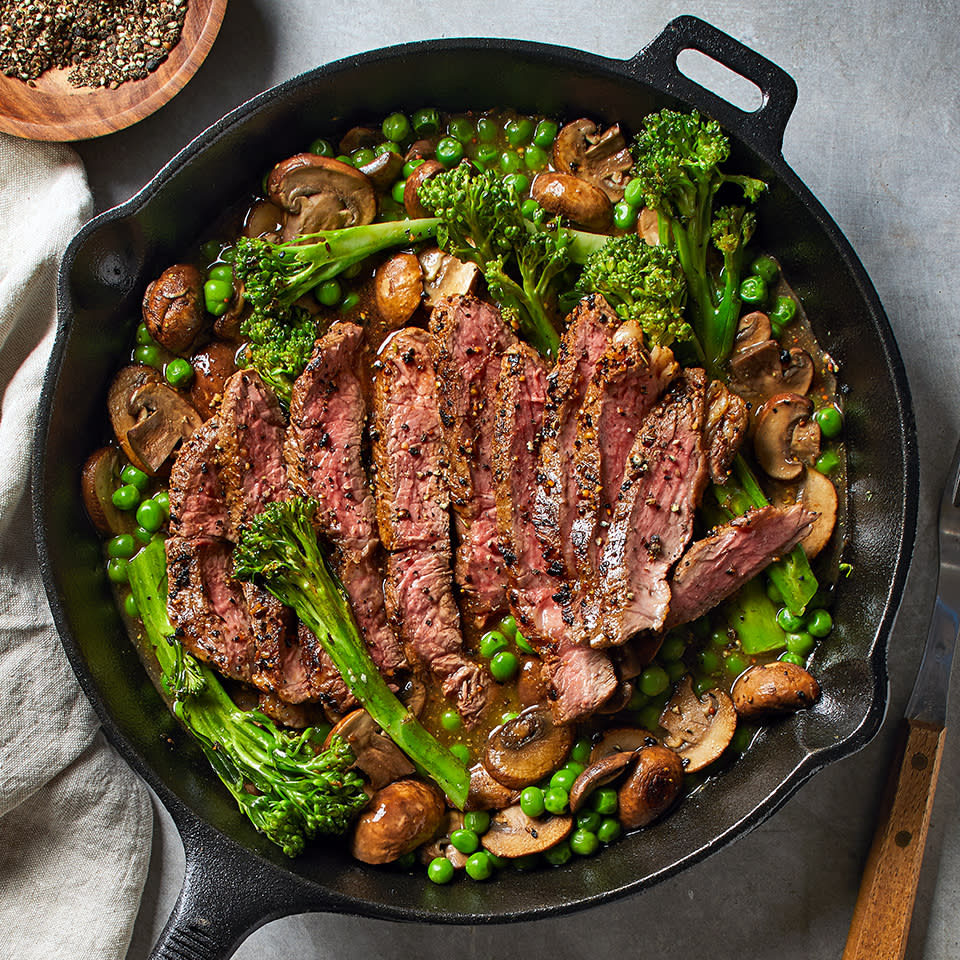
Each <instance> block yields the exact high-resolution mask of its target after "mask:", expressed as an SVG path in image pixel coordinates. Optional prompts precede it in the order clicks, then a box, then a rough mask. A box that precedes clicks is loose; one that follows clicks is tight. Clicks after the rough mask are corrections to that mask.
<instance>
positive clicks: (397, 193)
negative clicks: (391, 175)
mask: <svg viewBox="0 0 960 960" xmlns="http://www.w3.org/2000/svg"><path fill="white" fill-rule="evenodd" d="M406 185H407V181H406V180H398V181H397V182H396V183H395V184H394V185H393V186H392V187H391V188H390V196H391V197H393V199H394V201H395V202H396V203H403V191H404V188H405V187H406Z"/></svg>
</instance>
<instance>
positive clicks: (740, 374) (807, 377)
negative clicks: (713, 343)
mask: <svg viewBox="0 0 960 960" xmlns="http://www.w3.org/2000/svg"><path fill="white" fill-rule="evenodd" d="M755 316H759V317H762V318H763V319H764V320H767V317H766V314H763V313H760V312H759V311H755V312H754V313H751V314H747V317H744V318H743V319H744V320H746V319H747V318H748V317H755ZM740 322H741V324H743V320H741V321H740ZM758 323H760V321H758ZM767 327H768V328H769V321H767ZM741 330H742V331H743V336H744V340H743V342H742V343H740V341H739V339H738V341H737V343H736V344H735V347H736V349H735V351H734V353H733V356H732V357H731V358H730V374H731V386H732V387H733V388H734V389H735V390H736V391H737V392H738V393H740V394H742V395H743V396H744V397H746V398H747V399H749V400H758V401H759V400H764V399H766V398H768V397H772V396H773V395H774V394H777V393H785V392H789V393H796V394H799V395H800V396H805V395H806V394H807V393H808V392H809V390H810V387H811V386H812V385H813V378H814V374H815V371H814V367H813V359H812V357H811V356H810V354H809V353H807V351H806V350H804V349H803V348H802V347H791V348H790V349H789V350H788V351H787V352H786V354H784V353H783V351H781V349H780V344H779V343H777V341H776V340H770V339H753V338H754V336H759V334H760V333H762V332H763V330H762V327H759V328H758V329H756V330H755V331H751V329H750V327H746V328H744V327H741ZM737 336H738V338H739V337H740V334H739V333H738V335H737ZM738 344H739V345H738ZM784 357H786V360H784Z"/></svg>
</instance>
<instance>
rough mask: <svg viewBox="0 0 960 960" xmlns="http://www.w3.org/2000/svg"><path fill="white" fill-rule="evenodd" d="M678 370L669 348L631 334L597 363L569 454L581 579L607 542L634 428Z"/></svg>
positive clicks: (575, 545) (586, 579)
mask: <svg viewBox="0 0 960 960" xmlns="http://www.w3.org/2000/svg"><path fill="white" fill-rule="evenodd" d="M679 369H680V368H679V365H678V364H677V362H676V360H674V358H673V353H672V352H671V351H670V350H669V349H667V348H663V347H654V348H653V350H652V351H651V352H650V353H647V351H646V350H645V349H644V347H643V344H642V343H641V342H640V341H639V340H638V339H636V338H633V337H618V338H617V340H616V341H615V342H614V343H613V344H611V346H610V348H609V349H608V350H607V352H606V353H605V354H604V356H603V358H602V359H601V360H600V362H599V364H598V365H597V370H596V373H595V374H594V377H593V379H592V380H591V382H590V385H589V387H588V388H587V393H586V397H585V398H584V401H583V405H582V407H581V408H580V412H579V415H578V418H577V437H576V443H575V448H576V449H575V453H574V476H575V479H576V485H577V499H578V507H577V514H576V516H575V518H574V520H573V527H572V530H571V536H570V540H571V545H572V547H573V551H574V555H575V557H576V570H577V571H578V577H579V579H580V580H581V581H583V582H589V581H590V580H591V579H592V576H593V572H594V570H595V569H596V562H597V557H598V556H599V555H600V553H601V552H602V548H603V545H604V544H605V543H606V539H607V528H608V527H609V524H610V521H611V519H612V518H613V511H614V504H615V503H616V499H617V495H618V494H619V492H620V486H621V484H622V483H623V478H624V474H625V472H626V467H627V457H628V455H629V454H630V450H631V448H632V447H633V444H634V441H635V440H636V438H637V432H638V430H639V429H640V426H641V424H642V423H643V420H644V418H645V417H646V416H647V414H648V413H649V412H650V411H651V410H652V409H653V406H654V404H655V403H656V402H657V400H659V399H660V395H661V394H662V393H663V391H664V390H666V388H667V386H668V385H669V384H670V382H671V381H672V380H673V378H674V377H675V376H676V375H677V371H678V370H679Z"/></svg>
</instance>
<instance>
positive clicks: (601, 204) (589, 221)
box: [530, 171, 613, 231]
mask: <svg viewBox="0 0 960 960" xmlns="http://www.w3.org/2000/svg"><path fill="white" fill-rule="evenodd" d="M530 196H531V197H533V199H534V200H536V201H537V203H539V204H540V206H541V207H543V209H544V210H546V211H548V212H549V213H555V214H559V215H560V216H564V217H569V219H571V220H572V221H573V222H574V223H579V224H580V226H582V227H585V228H586V229H587V230H596V231H603V230H606V229H608V228H609V226H610V224H611V223H612V221H613V204H611V203H610V200H609V198H608V197H607V195H606V194H605V193H604V192H603V191H602V190H601V189H600V188H599V187H596V186H594V185H593V184H592V183H589V182H588V181H586V180H581V179H580V178H579V177H576V176H574V175H573V174H570V173H553V172H552V171H551V172H547V173H540V174H538V175H537V178H536V179H535V180H534V181H533V186H532V187H531V189H530Z"/></svg>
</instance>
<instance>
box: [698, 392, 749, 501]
mask: <svg viewBox="0 0 960 960" xmlns="http://www.w3.org/2000/svg"><path fill="white" fill-rule="evenodd" d="M749 423H750V411H749V410H748V409H747V403H746V401H745V400H744V399H743V397H741V396H740V395H739V394H736V393H734V392H733V391H732V390H729V389H727V387H726V385H725V384H723V383H722V382H721V381H720V380H714V381H712V382H711V384H710V386H709V387H708V388H707V415H706V420H705V422H704V425H703V440H704V443H705V444H706V447H707V462H708V464H709V466H710V479H711V480H713V482H714V483H720V484H723V483H726V482H727V476H728V475H729V473H730V464H731V463H733V458H734V457H735V456H736V455H737V451H738V450H739V449H740V444H741V443H743V438H744V437H745V436H746V433H747V427H748V426H749Z"/></svg>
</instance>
